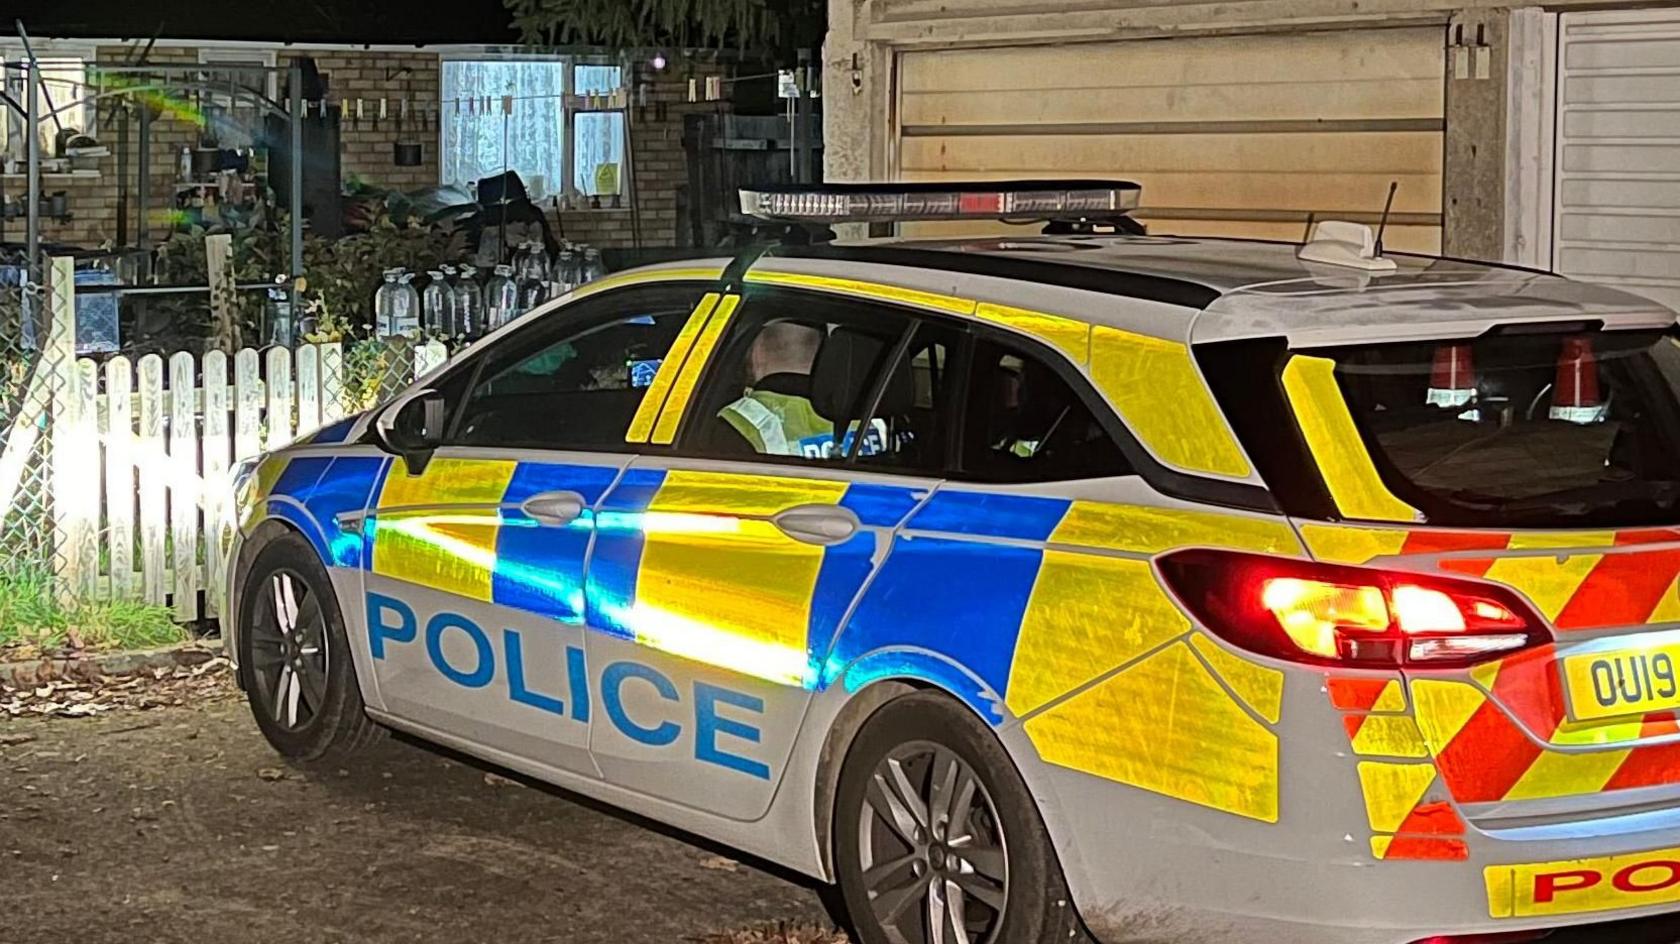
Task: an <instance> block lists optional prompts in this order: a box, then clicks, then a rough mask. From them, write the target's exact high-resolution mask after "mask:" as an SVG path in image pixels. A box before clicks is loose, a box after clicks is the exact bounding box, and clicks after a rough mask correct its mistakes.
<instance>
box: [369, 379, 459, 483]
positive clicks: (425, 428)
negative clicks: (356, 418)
mask: <svg viewBox="0 0 1680 944" xmlns="http://www.w3.org/2000/svg"><path fill="white" fill-rule="evenodd" d="M445 416H446V411H445V410H444V403H443V394H441V393H438V392H437V391H436V390H422V391H420V392H419V393H416V394H414V395H413V396H411V397H409V398H408V399H406V400H404V401H403V402H401V403H399V404H397V405H396V406H395V407H393V408H392V409H390V410H387V411H385V413H384V414H383V415H381V416H380V417H379V436H380V439H381V441H383V442H384V444H385V448H386V449H387V450H389V451H391V452H394V453H396V454H397V455H399V456H402V457H403V461H404V462H405V463H407V465H408V471H409V473H410V474H413V475H419V474H420V473H421V472H424V471H425V469H426V464H427V463H428V462H430V461H432V451H433V450H435V449H436V448H437V447H438V446H440V445H442V444H443V424H444V418H445Z"/></svg>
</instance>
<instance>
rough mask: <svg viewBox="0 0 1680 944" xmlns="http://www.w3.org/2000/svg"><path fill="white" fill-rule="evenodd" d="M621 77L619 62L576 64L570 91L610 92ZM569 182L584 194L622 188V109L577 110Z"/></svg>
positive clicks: (573, 127)
mask: <svg viewBox="0 0 1680 944" xmlns="http://www.w3.org/2000/svg"><path fill="white" fill-rule="evenodd" d="M623 81H624V72H623V70H622V69H620V68H619V67H618V66H588V65H580V66H577V67H576V68H575V69H574V71H573V79H572V82H573V92H574V94H577V95H580V96H581V95H610V94H612V93H613V92H615V91H617V90H618V88H619V86H620V84H621V83H622V82H623ZM572 133H573V142H572V186H573V187H575V188H577V192H578V193H581V194H583V195H585V196H601V195H609V194H615V193H623V192H624V113H623V112H617V111H579V112H578V113H577V115H576V116H575V117H574V118H573V120H572Z"/></svg>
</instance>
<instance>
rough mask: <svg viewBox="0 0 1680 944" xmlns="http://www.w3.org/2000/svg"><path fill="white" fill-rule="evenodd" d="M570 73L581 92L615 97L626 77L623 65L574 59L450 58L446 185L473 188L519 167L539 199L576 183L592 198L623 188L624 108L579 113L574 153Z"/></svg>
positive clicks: (446, 69) (446, 70)
mask: <svg viewBox="0 0 1680 944" xmlns="http://www.w3.org/2000/svg"><path fill="white" fill-rule="evenodd" d="M568 72H570V78H571V80H572V85H571V89H570V92H571V93H572V95H573V96H588V95H600V96H607V95H610V94H611V93H613V92H614V91H617V90H618V89H619V87H620V85H621V84H622V82H623V80H624V70H623V69H621V68H620V67H618V66H611V65H579V64H573V63H572V62H570V61H568V60H445V61H444V63H443V75H442V80H443V83H442V84H443V89H442V97H443V120H442V125H443V141H442V153H441V154H440V155H439V163H440V175H441V177H442V180H443V183H444V184H446V185H454V186H462V187H465V186H467V185H468V184H470V183H472V182H474V181H477V180H480V179H482V178H485V177H491V176H494V175H496V174H500V173H502V171H503V170H512V171H515V172H516V173H518V174H519V176H520V179H522V180H524V181H525V186H526V188H527V189H528V190H529V191H530V193H531V196H532V198H533V199H540V198H543V197H548V196H555V195H558V194H559V193H561V192H562V191H563V190H564V188H565V185H566V184H567V183H568V182H569V183H570V185H571V186H572V187H573V188H574V189H575V190H576V191H577V192H578V193H581V194H583V195H585V196H594V195H599V194H615V193H622V192H623V191H624V184H623V175H624V173H625V170H624V114H623V113H622V112H617V111H594V110H587V109H585V110H580V111H578V112H577V114H575V115H574V116H573V120H572V127H571V134H572V141H571V147H570V154H569V155H568V153H567V141H566V110H565V93H566V92H567V91H568V89H567V88H566V80H567V77H568ZM508 96H511V97H512V99H513V110H512V113H511V114H504V110H503V106H502V102H503V100H504V98H505V97H508ZM575 100H576V98H574V101H575ZM486 101H488V107H486ZM602 101H603V103H604V102H605V101H606V100H605V99H604V98H603V100H602ZM568 157H569V164H570V169H571V171H570V175H569V176H568V174H567V165H568Z"/></svg>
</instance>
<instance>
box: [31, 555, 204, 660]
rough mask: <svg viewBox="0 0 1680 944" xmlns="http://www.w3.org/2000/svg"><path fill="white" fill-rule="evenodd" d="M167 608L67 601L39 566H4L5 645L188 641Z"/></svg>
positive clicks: (134, 645)
mask: <svg viewBox="0 0 1680 944" xmlns="http://www.w3.org/2000/svg"><path fill="white" fill-rule="evenodd" d="M187 638H188V634H187V631H186V630H185V629H183V628H182V627H180V626H178V625H176V623H175V621H174V618H173V617H172V616H171V614H170V611H169V610H168V609H167V608H166V607H161V606H156V605H153V604H150V603H135V602H132V601H127V600H70V601H63V600H60V599H59V597H58V594H57V592H56V591H55V589H54V587H53V581H52V576H51V575H50V574H48V573H47V572H46V571H45V570H43V569H41V568H38V567H29V566H23V567H17V568H13V569H10V570H6V569H0V650H4V649H8V648H15V649H22V650H24V651H25V655H26V657H27V655H28V654H29V653H28V651H29V650H46V649H60V648H66V647H69V648H84V649H98V650H107V649H146V648H151V647H154V646H165V645H169V644H171V643H177V642H182V641H185V640H186V639H187Z"/></svg>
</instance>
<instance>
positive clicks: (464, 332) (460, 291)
mask: <svg viewBox="0 0 1680 944" xmlns="http://www.w3.org/2000/svg"><path fill="white" fill-rule="evenodd" d="M452 294H454V296H455V321H456V324H458V325H459V326H460V329H461V331H460V334H461V336H462V337H465V338H472V339H477V338H481V337H483V336H484V293H483V292H482V291H481V290H480V289H479V287H478V273H477V271H476V270H474V269H473V267H472V266H470V265H469V266H462V267H461V277H460V278H459V279H457V280H456V282H455V288H454V289H453V290H452Z"/></svg>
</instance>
